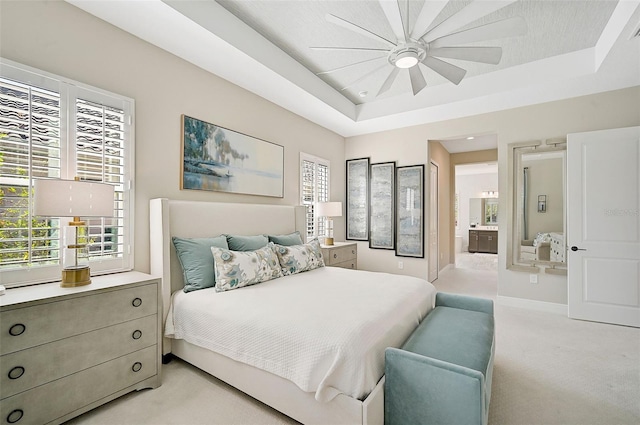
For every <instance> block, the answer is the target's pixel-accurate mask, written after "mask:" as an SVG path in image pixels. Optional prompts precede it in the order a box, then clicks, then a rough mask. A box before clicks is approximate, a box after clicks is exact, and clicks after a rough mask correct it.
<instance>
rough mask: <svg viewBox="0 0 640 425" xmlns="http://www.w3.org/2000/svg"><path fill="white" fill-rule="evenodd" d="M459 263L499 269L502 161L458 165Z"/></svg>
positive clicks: (457, 250) (457, 225)
mask: <svg viewBox="0 0 640 425" xmlns="http://www.w3.org/2000/svg"><path fill="white" fill-rule="evenodd" d="M454 187H455V204H454V205H455V211H454V215H455V245H454V246H455V266H456V268H466V269H475V270H495V271H497V269H498V255H497V253H498V226H497V217H498V214H499V211H498V209H497V204H498V199H499V193H498V164H497V162H494V161H491V162H481V163H471V164H458V165H455V186H454Z"/></svg>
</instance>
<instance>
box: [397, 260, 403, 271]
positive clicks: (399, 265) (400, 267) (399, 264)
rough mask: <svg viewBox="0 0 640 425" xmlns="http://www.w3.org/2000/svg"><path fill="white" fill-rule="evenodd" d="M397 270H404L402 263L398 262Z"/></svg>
mask: <svg viewBox="0 0 640 425" xmlns="http://www.w3.org/2000/svg"><path fill="white" fill-rule="evenodd" d="M398 268H399V269H404V263H403V262H402V261H398Z"/></svg>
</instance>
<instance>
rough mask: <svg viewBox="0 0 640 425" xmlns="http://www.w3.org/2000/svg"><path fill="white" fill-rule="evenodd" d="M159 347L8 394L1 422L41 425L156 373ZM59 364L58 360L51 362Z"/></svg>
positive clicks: (0, 405) (0, 406)
mask: <svg viewBox="0 0 640 425" xmlns="http://www.w3.org/2000/svg"><path fill="white" fill-rule="evenodd" d="M156 359H157V347H155V346H153V347H149V348H145V349H143V350H140V351H136V352H134V353H131V354H128V355H126V356H124V357H119V358H117V359H115V360H112V361H110V362H107V363H102V364H100V365H98V366H95V367H92V368H90V369H86V370H84V371H82V372H78V373H75V374H73V375H70V376H68V377H66V378H63V379H58V380H56V381H53V382H50V383H48V384H46V385H41V386H39V387H36V388H34V389H32V390H29V391H26V392H22V393H20V394H17V395H15V396H13V397H9V398H6V399H4V400H2V403H0V424H3V425H4V424H10V423H16V424H18V425H27V424H37V425H41V424H44V423H48V422H51V421H55V420H56V418H60V417H62V416H64V415H66V414H69V413H71V412H73V411H74V410H77V409H79V408H81V407H83V406H86V405H87V404H90V403H93V402H96V401H98V400H100V399H102V398H104V397H107V396H109V395H111V394H113V393H115V392H117V391H120V390H122V389H124V388H126V387H129V386H132V385H134V384H136V383H138V382H141V381H143V380H145V379H147V378H149V377H151V376H154V375H155V374H156V370H157V367H158V365H157V364H156ZM51 366H52V367H55V364H53V363H52V364H51Z"/></svg>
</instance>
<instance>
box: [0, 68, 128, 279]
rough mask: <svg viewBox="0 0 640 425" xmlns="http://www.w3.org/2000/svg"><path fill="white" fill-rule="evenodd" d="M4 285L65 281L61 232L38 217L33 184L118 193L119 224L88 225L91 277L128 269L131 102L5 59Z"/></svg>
mask: <svg viewBox="0 0 640 425" xmlns="http://www.w3.org/2000/svg"><path fill="white" fill-rule="evenodd" d="M0 71H1V72H2V74H1V75H0V283H1V284H3V285H5V286H16V285H23V284H33V283H41V282H47V281H55V280H59V279H60V270H61V268H62V267H61V264H60V263H61V261H60V259H61V249H60V246H61V242H62V241H61V240H60V239H61V231H60V228H61V226H63V225H65V223H64V222H61V220H60V219H59V218H57V217H37V216H34V215H33V189H32V188H33V182H34V180H35V179H41V178H55V179H68V180H72V179H74V178H76V177H77V178H79V179H80V180H86V181H96V182H104V183H108V184H111V185H113V186H114V190H115V196H114V217H113V218H92V219H90V220H85V222H87V224H88V227H89V232H90V239H89V260H90V266H91V272H92V275H95V274H101V273H110V272H117V271H124V270H130V269H131V266H132V264H133V261H132V260H133V258H132V256H131V240H132V237H131V217H133V197H132V190H131V177H130V176H132V175H133V161H132V159H133V133H132V131H131V126H132V122H133V100H132V99H128V98H126V97H122V96H119V95H115V94H112V93H108V92H105V91H103V90H100V89H96V88H93V87H89V86H86V85H83V84H81V83H77V82H72V81H68V80H65V79H62V78H61V77H57V76H53V75H51V74H46V73H44V72H42V71H38V70H34V69H31V68H28V67H25V66H23V65H19V64H15V63H13V62H10V61H6V60H4V59H2V66H1V67H0Z"/></svg>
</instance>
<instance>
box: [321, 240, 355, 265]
mask: <svg viewBox="0 0 640 425" xmlns="http://www.w3.org/2000/svg"><path fill="white" fill-rule="evenodd" d="M357 247H358V246H357V245H355V244H354V245H349V246H343V247H336V248H331V249H328V250H327V251H328V255H327V257H328V258H325V260H324V261H325V264H326V265H328V266H334V265H337V264H339V263H344V262H345V261H349V260H354V259H355V258H357V255H358V248H357Z"/></svg>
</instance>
